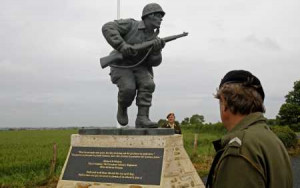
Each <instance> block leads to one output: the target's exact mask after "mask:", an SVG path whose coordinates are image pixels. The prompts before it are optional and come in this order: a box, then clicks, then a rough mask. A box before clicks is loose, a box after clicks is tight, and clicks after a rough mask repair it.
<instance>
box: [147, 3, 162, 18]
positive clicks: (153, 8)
mask: <svg viewBox="0 0 300 188" xmlns="http://www.w3.org/2000/svg"><path fill="white" fill-rule="evenodd" d="M156 12H158V13H161V14H162V16H163V17H164V15H165V14H166V13H165V12H164V11H163V9H162V8H161V6H160V5H159V4H157V3H149V4H147V5H146V6H145V7H144V9H143V14H142V19H144V18H145V16H147V15H149V14H152V13H156Z"/></svg>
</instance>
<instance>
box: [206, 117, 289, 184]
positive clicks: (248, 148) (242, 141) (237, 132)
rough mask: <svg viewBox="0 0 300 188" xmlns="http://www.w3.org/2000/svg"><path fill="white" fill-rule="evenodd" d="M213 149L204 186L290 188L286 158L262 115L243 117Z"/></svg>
mask: <svg viewBox="0 0 300 188" xmlns="http://www.w3.org/2000/svg"><path fill="white" fill-rule="evenodd" d="M214 146H215V149H216V151H217V154H216V156H215V159H214V161H213V164H212V167H211V169H210V173H209V177H208V179H207V184H206V187H213V188H229V187H230V188H235V187H237V188H248V187H249V188H260V187H269V188H292V187H293V175H292V170H291V163H290V158H289V155H288V153H287V151H286V149H285V147H284V145H283V144H282V142H281V141H280V140H279V138H278V137H277V136H276V135H275V134H274V133H273V132H272V131H271V130H270V128H269V127H268V126H267V124H266V119H265V118H264V117H263V115H262V113H259V112H257V113H252V114H249V115H248V116H246V117H245V118H244V119H243V120H241V122H239V123H238V124H237V125H236V126H235V127H234V128H233V129H232V130H231V131H230V132H228V133H227V134H226V135H225V136H224V137H222V139H221V140H218V141H215V142H214Z"/></svg>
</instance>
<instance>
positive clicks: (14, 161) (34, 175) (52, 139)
mask: <svg viewBox="0 0 300 188" xmlns="http://www.w3.org/2000/svg"><path fill="white" fill-rule="evenodd" d="M74 133H77V130H75V129H72V130H18V131H0V187H5V188H8V187H13V188H15V187H16V188H17V187H37V186H38V185H43V184H45V183H47V181H48V180H49V178H52V177H50V176H49V173H50V164H51V160H52V158H53V145H54V143H56V145H57V163H56V170H55V172H54V177H59V174H60V172H61V169H62V167H63V164H64V162H65V159H66V156H67V153H68V150H69V146H70V135H71V134H74Z"/></svg>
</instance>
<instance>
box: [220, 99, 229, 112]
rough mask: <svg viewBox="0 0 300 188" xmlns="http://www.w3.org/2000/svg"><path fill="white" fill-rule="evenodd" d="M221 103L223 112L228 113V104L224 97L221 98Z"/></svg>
mask: <svg viewBox="0 0 300 188" xmlns="http://www.w3.org/2000/svg"><path fill="white" fill-rule="evenodd" d="M220 102H221V110H222V111H223V112H226V111H227V110H228V108H227V104H226V101H225V99H224V97H223V96H221V97H220Z"/></svg>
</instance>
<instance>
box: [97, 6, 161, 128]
mask: <svg viewBox="0 0 300 188" xmlns="http://www.w3.org/2000/svg"><path fill="white" fill-rule="evenodd" d="M164 15H165V12H164V11H163V9H162V8H161V6H160V5H158V4H156V3H151V4H147V5H146V6H145V7H144V9H143V12H142V20H141V21H137V20H134V19H120V20H115V21H112V22H108V23H106V24H104V25H103V27H102V33H103V35H104V37H105V39H106V40H107V42H108V43H109V44H110V45H111V46H112V47H113V48H114V51H113V52H111V57H113V56H114V55H116V54H119V55H120V57H121V60H120V61H116V62H113V63H111V64H109V66H110V69H111V70H110V76H111V81H112V82H113V83H114V84H116V85H117V87H118V88H119V93H118V113H117V120H118V122H119V124H121V125H122V126H125V125H127V124H128V115H127V108H128V107H129V106H130V105H131V104H132V102H133V100H134V99H135V97H136V105H137V106H138V114H137V118H136V121H135V126H136V128H156V127H158V124H157V123H156V122H153V121H151V120H150V119H149V109H150V106H151V101H152V93H153V92H154V90H155V84H154V81H153V69H152V67H155V66H158V65H159V64H160V63H161V61H162V55H161V50H162V49H163V48H164V46H165V41H164V40H163V39H161V38H159V37H158V34H159V29H160V25H161V22H162V18H163V17H164ZM147 41H152V43H151V45H150V46H151V47H150V48H144V49H141V50H137V49H136V48H134V45H135V44H141V43H144V42H147ZM101 64H102V62H101ZM105 66H108V65H105ZM102 67H103V68H104V66H103V65H102Z"/></svg>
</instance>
